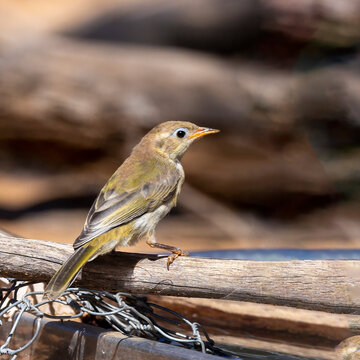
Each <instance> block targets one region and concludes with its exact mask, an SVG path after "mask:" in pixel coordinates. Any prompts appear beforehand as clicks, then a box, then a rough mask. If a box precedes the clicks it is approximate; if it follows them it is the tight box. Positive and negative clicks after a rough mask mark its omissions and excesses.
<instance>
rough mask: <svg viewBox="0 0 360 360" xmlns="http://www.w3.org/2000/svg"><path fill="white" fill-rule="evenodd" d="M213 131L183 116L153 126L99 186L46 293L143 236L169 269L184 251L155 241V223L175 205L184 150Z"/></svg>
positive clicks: (53, 296)
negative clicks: (163, 252)
mask: <svg viewBox="0 0 360 360" xmlns="http://www.w3.org/2000/svg"><path fill="white" fill-rule="evenodd" d="M217 132H219V130H217V129H211V128H207V127H200V126H197V125H195V124H193V123H191V122H186V121H167V122H163V123H160V124H158V125H156V126H155V127H154V128H153V129H151V130H150V131H149V132H148V133H147V134H146V135H145V136H144V137H143V138H142V139H141V141H140V143H139V144H137V145H136V146H135V147H134V148H133V150H132V152H131V154H130V156H129V157H128V158H127V159H126V160H125V161H124V162H123V163H122V165H121V166H120V167H119V168H118V169H117V170H116V171H115V173H114V174H113V175H112V176H111V177H110V179H109V180H108V181H107V183H106V184H105V185H104V187H103V188H102V189H101V191H100V193H99V194H98V196H97V198H96V199H95V201H94V203H93V205H92V207H91V208H90V211H89V213H88V215H87V218H86V221H85V224H84V227H83V229H82V232H81V233H80V235H79V236H78V237H77V238H76V240H75V241H74V244H73V247H74V252H73V253H72V255H70V257H69V258H68V259H67V260H66V261H65V262H64V264H63V265H62V266H61V267H60V269H59V270H58V271H57V272H56V273H55V275H54V276H53V277H52V278H51V280H50V281H49V283H48V284H47V286H46V288H45V290H44V299H48V300H55V299H56V298H58V297H59V296H61V294H62V293H63V292H64V291H65V290H66V289H67V288H68V287H69V286H70V285H71V283H72V282H73V281H74V280H75V279H76V277H77V274H78V273H79V272H80V270H81V269H82V267H83V266H84V265H85V263H86V262H88V261H91V260H94V259H95V258H96V257H98V256H99V255H104V254H106V253H109V252H111V251H113V250H114V249H115V248H116V247H117V246H130V245H134V244H135V243H137V242H138V241H139V240H140V239H142V238H145V239H146V243H147V244H148V245H150V246H151V247H152V248H159V249H163V250H167V251H169V252H171V254H170V255H169V256H168V260H167V269H168V270H169V266H170V264H171V263H172V262H173V261H174V260H175V259H176V258H177V257H178V256H188V253H187V252H186V251H183V250H181V249H179V248H177V247H174V246H169V245H165V244H161V243H158V242H157V240H156V237H155V228H156V225H157V224H158V222H159V221H160V220H161V219H162V218H164V217H165V216H166V215H167V214H168V212H169V211H170V210H171V208H173V207H174V206H175V205H176V202H177V197H178V195H179V192H180V190H181V187H182V184H183V182H184V179H185V174H184V170H183V167H182V165H181V162H180V161H181V159H182V157H183V155H184V153H185V152H186V150H187V149H188V147H189V146H190V145H191V144H192V143H193V142H194V141H195V140H196V139H199V138H201V137H203V136H205V135H209V134H214V133H217Z"/></svg>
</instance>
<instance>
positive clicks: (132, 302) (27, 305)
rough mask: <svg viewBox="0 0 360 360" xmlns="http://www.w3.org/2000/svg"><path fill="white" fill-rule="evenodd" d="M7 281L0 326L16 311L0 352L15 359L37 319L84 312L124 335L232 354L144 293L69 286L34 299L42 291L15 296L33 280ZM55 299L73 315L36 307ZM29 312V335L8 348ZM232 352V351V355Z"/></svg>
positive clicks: (197, 326)
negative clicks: (49, 296)
mask: <svg viewBox="0 0 360 360" xmlns="http://www.w3.org/2000/svg"><path fill="white" fill-rule="evenodd" d="M9 281H10V284H9V287H7V288H1V289H0V326H1V325H2V321H1V319H2V318H3V317H4V315H6V314H9V312H11V311H14V312H16V317H15V320H14V322H13V324H12V327H11V329H10V331H9V335H8V337H7V338H6V340H5V342H4V343H3V344H2V345H1V346H0V355H3V354H6V355H10V356H12V358H11V360H15V359H16V358H17V355H18V354H19V353H20V352H21V351H23V350H25V349H26V348H28V347H29V346H30V345H31V344H32V343H33V342H34V341H35V339H36V337H37V336H38V334H39V332H40V325H41V320H42V319H43V318H51V319H74V318H79V317H82V316H84V315H85V314H89V315H94V316H100V317H102V318H104V319H105V320H106V322H107V323H108V324H109V325H110V326H111V327H112V328H113V329H114V330H116V331H119V332H121V333H123V334H125V335H136V336H141V337H145V338H150V339H152V340H159V341H162V342H167V343H169V344H175V345H181V346H186V347H187V348H191V349H194V350H198V351H201V352H203V353H209V354H216V355H223V356H226V357H229V356H230V358H231V357H233V356H234V355H235V354H232V353H230V352H227V351H224V350H222V349H220V348H218V347H215V345H214V341H213V340H211V339H210V337H209V335H208V334H207V333H206V331H205V330H204V328H203V327H202V326H201V325H200V324H198V323H196V322H191V321H189V320H187V319H186V318H184V317H183V316H182V315H180V314H179V313H177V312H175V311H172V310H170V309H167V308H165V307H163V306H160V305H157V304H152V303H148V302H147V299H146V298H145V297H140V296H134V295H131V294H127V293H122V292H118V293H116V294H112V293H109V292H107V291H98V290H89V289H81V288H75V287H73V288H69V289H67V290H66V291H65V292H64V293H63V294H62V296H61V297H60V298H58V299H56V300H54V301H50V300H42V301H40V302H38V303H34V302H32V301H31V298H32V297H34V295H42V294H43V291H30V292H27V293H26V294H25V295H23V296H21V297H20V296H18V292H19V289H20V288H24V287H26V286H29V285H32V284H33V283H29V282H24V281H17V280H14V279H9ZM54 302H56V303H59V304H62V305H64V306H70V307H71V308H72V309H73V311H74V312H75V314H74V315H51V314H47V313H45V312H42V311H41V310H40V309H39V308H40V307H41V306H43V305H45V304H49V303H54ZM156 310H160V311H161V312H162V313H163V314H165V315H159V314H157V313H156ZM25 312H28V313H31V314H32V315H34V316H35V317H36V321H35V332H34V335H33V337H32V338H31V339H30V340H29V341H28V342H27V343H26V344H24V345H23V346H21V347H19V348H17V349H12V348H11V339H12V337H13V335H14V333H15V331H16V328H17V327H18V325H19V322H20V319H21V317H22V315H23V314H24V313H25ZM157 321H161V322H167V323H168V324H171V325H172V328H178V327H180V326H182V328H183V327H184V325H185V327H186V328H187V329H188V334H191V335H186V334H184V333H183V332H179V331H175V330H171V329H168V328H166V327H164V326H161V325H159V324H158V322H157ZM235 356H236V355H235Z"/></svg>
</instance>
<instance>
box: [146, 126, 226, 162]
mask: <svg viewBox="0 0 360 360" xmlns="http://www.w3.org/2000/svg"><path fill="white" fill-rule="evenodd" d="M219 131H220V130H216V129H210V128H206V127H200V126H197V125H195V124H193V123H190V122H187V121H167V122H164V123H161V124H159V125H157V126H155V127H154V128H153V129H152V130H151V131H149V132H148V133H147V134H146V135H145V136H144V138H143V140H142V142H146V143H148V144H149V145H150V146H151V147H153V148H155V149H156V150H158V151H160V152H162V153H164V154H166V155H167V156H169V157H170V158H171V159H173V160H180V159H181V157H182V156H183V155H184V153H185V151H186V150H187V148H188V147H189V146H190V145H191V144H192V143H193V142H194V141H195V140H196V139H199V138H201V137H203V136H205V135H209V134H215V133H217V132H219Z"/></svg>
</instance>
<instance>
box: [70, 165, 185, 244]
mask: <svg viewBox="0 0 360 360" xmlns="http://www.w3.org/2000/svg"><path fill="white" fill-rule="evenodd" d="M171 170H172V171H171ZM143 175H144V176H143V177H141V178H142V179H143V180H142V184H141V186H137V187H134V186H133V185H131V186H129V184H132V183H134V182H133V181H131V180H134V179H129V177H128V178H127V179H126V180H124V181H123V183H121V181H120V184H118V183H116V186H115V185H114V186H110V188H109V186H107V185H105V186H104V188H103V189H102V190H101V192H100V194H99V195H98V197H97V199H96V200H95V202H94V204H93V205H92V207H91V209H90V211H89V214H88V216H87V219H86V222H85V226H84V229H83V231H82V232H81V234H80V236H79V237H78V238H77V239H76V240H75V242H74V244H73V246H74V248H75V249H77V248H79V247H81V246H82V245H84V244H86V243H87V242H89V241H90V240H92V239H94V238H95V237H97V236H99V235H101V234H104V233H105V232H107V231H109V230H111V229H113V228H115V227H118V226H120V225H124V224H127V223H129V222H131V221H133V220H135V219H137V218H139V217H140V216H142V215H144V214H145V213H147V212H150V211H153V210H155V209H156V208H158V207H159V206H160V205H162V204H163V203H165V202H167V201H168V200H170V199H171V198H172V197H173V196H174V195H175V194H176V191H177V187H178V184H179V182H180V181H181V174H179V172H177V171H174V169H166V171H150V172H148V173H147V174H143ZM137 176H139V174H137ZM144 178H145V180H146V181H144ZM129 180H130V181H129ZM110 181H111V180H110ZM135 182H136V181H135Z"/></svg>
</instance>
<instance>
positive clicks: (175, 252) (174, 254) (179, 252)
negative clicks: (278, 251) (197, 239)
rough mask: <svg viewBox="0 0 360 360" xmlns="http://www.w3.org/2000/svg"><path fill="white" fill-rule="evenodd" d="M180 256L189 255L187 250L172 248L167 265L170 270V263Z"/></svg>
mask: <svg viewBox="0 0 360 360" xmlns="http://www.w3.org/2000/svg"><path fill="white" fill-rule="evenodd" d="M179 256H189V253H188V252H187V251H183V250H181V249H174V250H172V254H171V255H169V256H168V260H167V264H166V267H167V269H168V270H170V265H171V264H172V263H173V262H174V261H175V259H176V258H178V257H179Z"/></svg>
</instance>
